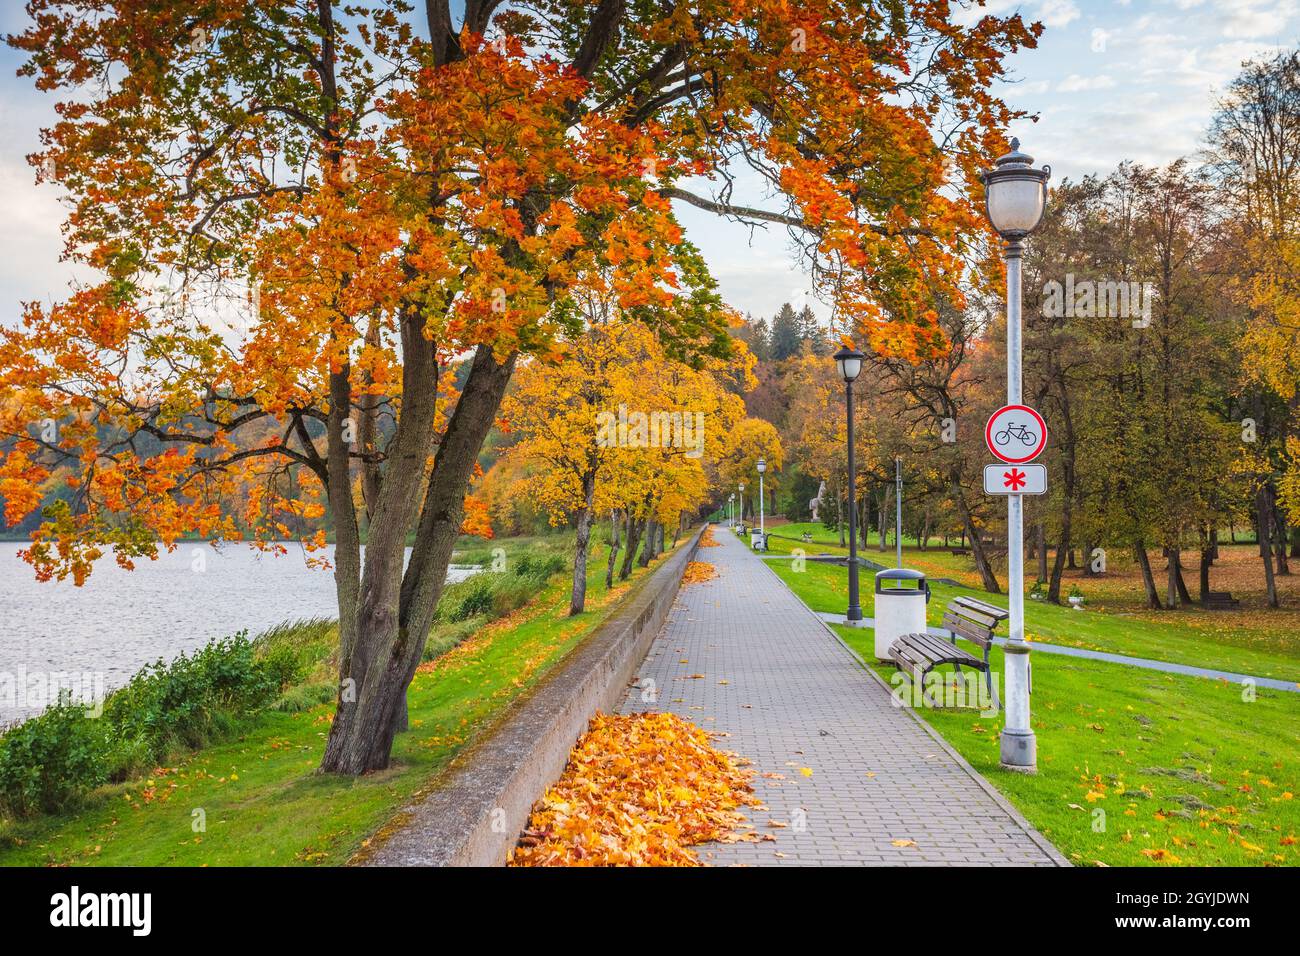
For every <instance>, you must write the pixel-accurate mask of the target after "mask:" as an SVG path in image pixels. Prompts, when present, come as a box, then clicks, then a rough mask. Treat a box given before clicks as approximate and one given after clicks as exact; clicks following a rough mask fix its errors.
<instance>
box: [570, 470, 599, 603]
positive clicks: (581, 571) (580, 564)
mask: <svg viewBox="0 0 1300 956" xmlns="http://www.w3.org/2000/svg"><path fill="white" fill-rule="evenodd" d="M595 498H596V476H595V475H594V474H592V473H591V472H588V473H587V474H585V475H583V476H582V500H583V502H584V504H583V506H582V508H581V509H579V511H578V535H577V539H576V541H575V543H574V550H573V591H572V593H571V594H570V596H569V617H573V616H574V615H575V614H581V613H582V610H583V608H585V607H586V606H587V546H588V545H589V544H590V543H591V522H592V519H593V518H594V514H593V513H592V507H591V506H592V504H593V503H594V501H595Z"/></svg>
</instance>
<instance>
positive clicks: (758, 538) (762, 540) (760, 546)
mask: <svg viewBox="0 0 1300 956" xmlns="http://www.w3.org/2000/svg"><path fill="white" fill-rule="evenodd" d="M749 547H750V549H751V550H754V551H766V550H767V535H765V534H763V533H762V532H761V531H755V532H753V533H752V534H751V535H750V536H749Z"/></svg>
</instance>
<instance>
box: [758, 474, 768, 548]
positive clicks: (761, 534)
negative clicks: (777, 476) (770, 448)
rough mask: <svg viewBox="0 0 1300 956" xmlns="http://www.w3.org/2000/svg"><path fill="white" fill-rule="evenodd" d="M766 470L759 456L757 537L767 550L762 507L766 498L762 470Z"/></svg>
mask: <svg viewBox="0 0 1300 956" xmlns="http://www.w3.org/2000/svg"><path fill="white" fill-rule="evenodd" d="M765 471H767V460H766V459H764V458H760V459H759V460H758V539H759V540H760V541H762V542H763V550H764V551H766V550H767V535H766V533H765V532H766V530H767V524H766V523H765V522H764V518H763V508H764V506H765V505H766V504H767V499H766V498H765V497H764V495H763V472H765Z"/></svg>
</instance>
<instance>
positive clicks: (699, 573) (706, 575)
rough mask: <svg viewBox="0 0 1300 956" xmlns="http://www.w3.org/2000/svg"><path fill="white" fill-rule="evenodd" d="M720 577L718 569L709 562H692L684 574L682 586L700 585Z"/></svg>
mask: <svg viewBox="0 0 1300 956" xmlns="http://www.w3.org/2000/svg"><path fill="white" fill-rule="evenodd" d="M717 576H718V569H717V568H715V567H714V566H713V565H711V564H709V563H708V562H707V561H691V562H690V563H688V564H687V565H686V570H685V571H684V572H683V573H682V584H699V583H700V582H701V581H708V580H711V579H712V578H716V577H717Z"/></svg>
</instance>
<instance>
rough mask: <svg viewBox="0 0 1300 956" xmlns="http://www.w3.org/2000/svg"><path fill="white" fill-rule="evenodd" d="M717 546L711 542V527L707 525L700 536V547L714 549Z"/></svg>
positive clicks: (713, 541) (716, 543) (715, 542)
mask: <svg viewBox="0 0 1300 956" xmlns="http://www.w3.org/2000/svg"><path fill="white" fill-rule="evenodd" d="M717 546H718V542H717V541H715V540H713V525H709V526H708V527H707V528H705V529H704V534H702V535H700V547H701V548H716V547H717Z"/></svg>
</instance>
